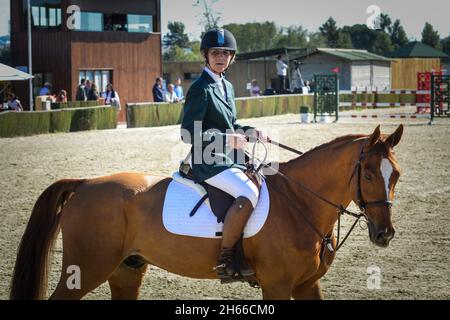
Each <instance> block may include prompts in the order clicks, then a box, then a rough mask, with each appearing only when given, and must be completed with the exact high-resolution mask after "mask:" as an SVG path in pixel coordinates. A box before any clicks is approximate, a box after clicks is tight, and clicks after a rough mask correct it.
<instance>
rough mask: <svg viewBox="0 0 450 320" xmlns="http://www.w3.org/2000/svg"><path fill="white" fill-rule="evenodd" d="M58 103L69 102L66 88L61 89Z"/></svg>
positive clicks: (57, 99)
mask: <svg viewBox="0 0 450 320" xmlns="http://www.w3.org/2000/svg"><path fill="white" fill-rule="evenodd" d="M55 102H57V103H67V92H66V90H61V91H59V94H58V96H57V97H56V101H55Z"/></svg>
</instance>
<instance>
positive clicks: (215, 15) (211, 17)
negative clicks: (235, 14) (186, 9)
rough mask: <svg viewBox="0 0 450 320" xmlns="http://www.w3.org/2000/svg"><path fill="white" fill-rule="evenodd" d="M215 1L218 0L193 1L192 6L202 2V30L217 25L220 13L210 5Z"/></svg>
mask: <svg viewBox="0 0 450 320" xmlns="http://www.w3.org/2000/svg"><path fill="white" fill-rule="evenodd" d="M217 1H218V0H196V1H195V3H194V7H196V6H199V5H201V4H203V8H204V11H203V20H202V21H201V24H202V25H203V28H204V29H203V30H204V32H207V31H209V30H211V29H214V28H218V27H219V21H220V19H221V17H220V15H221V13H220V12H217V11H215V10H214V9H213V6H212V5H213V3H215V2H217Z"/></svg>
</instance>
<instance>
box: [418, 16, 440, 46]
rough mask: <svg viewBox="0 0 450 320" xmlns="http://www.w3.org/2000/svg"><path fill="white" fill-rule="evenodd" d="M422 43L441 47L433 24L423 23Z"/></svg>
mask: <svg viewBox="0 0 450 320" xmlns="http://www.w3.org/2000/svg"><path fill="white" fill-rule="evenodd" d="M422 43H425V44H427V45H429V46H430V47H433V48H435V49H440V48H441V44H440V37H439V33H438V32H437V31H435V30H434V28H433V26H432V25H431V24H429V23H428V22H426V23H425V27H424V28H423V31H422Z"/></svg>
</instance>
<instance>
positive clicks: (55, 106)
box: [51, 101, 99, 110]
mask: <svg viewBox="0 0 450 320" xmlns="http://www.w3.org/2000/svg"><path fill="white" fill-rule="evenodd" d="M98 105H99V104H98V101H69V102H66V103H58V102H53V103H52V104H51V108H52V110H59V109H68V108H70V109H74V108H88V107H97V106H98Z"/></svg>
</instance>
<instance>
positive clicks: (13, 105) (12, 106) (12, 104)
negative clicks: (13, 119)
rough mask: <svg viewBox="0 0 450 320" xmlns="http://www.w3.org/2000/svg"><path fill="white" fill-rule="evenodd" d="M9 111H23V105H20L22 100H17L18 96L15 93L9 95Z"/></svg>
mask: <svg viewBox="0 0 450 320" xmlns="http://www.w3.org/2000/svg"><path fill="white" fill-rule="evenodd" d="M6 105H7V107H8V110H11V111H23V107H22V104H21V103H20V100H19V99H17V97H16V95H15V94H14V93H12V92H11V93H10V94H9V95H8V102H7V104H6Z"/></svg>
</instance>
